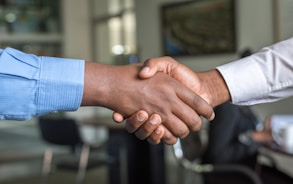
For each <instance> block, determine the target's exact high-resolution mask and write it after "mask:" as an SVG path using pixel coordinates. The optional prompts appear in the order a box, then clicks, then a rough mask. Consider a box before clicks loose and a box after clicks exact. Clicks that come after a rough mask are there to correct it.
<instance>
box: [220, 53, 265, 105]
mask: <svg viewBox="0 0 293 184" xmlns="http://www.w3.org/2000/svg"><path fill="white" fill-rule="evenodd" d="M250 59H251V58H249V57H247V58H244V59H241V60H238V61H237V62H231V63H228V64H225V65H222V66H219V67H217V69H218V71H219V72H220V73H221V75H222V76H223V78H224V80H225V82H226V84H227V86H228V89H229V92H230V95H231V98H232V99H231V100H232V103H234V104H238V105H250V104H254V103H256V102H259V101H260V99H261V97H262V96H263V95H264V94H266V93H267V91H268V87H267V85H266V84H267V83H266V79H265V76H264V75H263V73H262V72H261V70H260V68H259V66H258V65H257V64H256V62H254V61H250Z"/></svg>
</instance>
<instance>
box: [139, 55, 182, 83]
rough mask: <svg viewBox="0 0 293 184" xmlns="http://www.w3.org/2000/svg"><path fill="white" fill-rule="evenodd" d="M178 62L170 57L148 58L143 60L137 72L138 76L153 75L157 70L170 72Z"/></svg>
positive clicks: (147, 76)
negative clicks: (140, 68) (141, 66)
mask: <svg viewBox="0 0 293 184" xmlns="http://www.w3.org/2000/svg"><path fill="white" fill-rule="evenodd" d="M177 65H178V63H177V62H176V61H175V60H174V59H173V58H171V57H167V56H166V57H160V58H152V59H148V60H146V61H145V62H144V64H143V68H142V70H141V71H140V73H139V77H141V78H143V79H145V78H150V77H152V76H154V75H155V74H156V73H157V72H164V73H166V74H168V75H169V74H170V73H171V71H172V70H173V68H175V67H176V66H177Z"/></svg>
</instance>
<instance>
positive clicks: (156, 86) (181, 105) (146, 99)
mask: <svg viewBox="0 0 293 184" xmlns="http://www.w3.org/2000/svg"><path fill="white" fill-rule="evenodd" d="M141 67H142V65H140V64H132V65H123V66H111V65H104V64H98V63H92V62H86V65H85V82H84V93H83V100H82V104H81V105H82V106H102V107H106V108H109V109H111V110H113V111H115V112H117V113H119V114H120V115H121V116H120V118H121V117H122V118H123V119H124V118H130V117H131V116H132V115H133V114H134V113H136V112H137V111H138V110H140V109H143V110H144V111H145V113H146V114H147V115H148V114H150V115H152V114H153V115H154V117H157V118H158V119H157V122H160V123H161V122H162V123H161V124H163V125H164V129H166V131H163V130H162V132H164V138H165V141H166V143H167V144H168V143H169V144H172V143H174V142H176V139H177V138H176V137H181V138H183V137H185V136H187V135H188V134H189V131H196V130H199V128H200V127H201V123H202V122H201V118H200V116H204V117H206V118H210V117H212V116H213V114H214V112H213V108H212V107H211V106H210V105H209V104H208V103H207V102H206V101H205V100H203V99H202V98H201V97H199V96H198V95H196V94H195V93H193V91H192V90H190V89H189V88H187V87H185V86H183V85H182V84H181V83H179V82H178V81H176V80H175V79H173V78H172V77H170V76H168V75H166V74H165V73H162V72H161V73H158V74H156V75H155V76H153V77H151V78H148V79H144V80H142V79H140V78H139V77H138V73H139V71H140V70H141ZM118 119H119V118H118ZM143 120H146V119H143ZM150 123H152V121H150ZM126 127H127V129H128V130H136V128H137V127H136V124H135V123H134V124H132V123H131V122H129V123H127V125H126ZM148 130H149V128H147V126H146V128H145V129H141V130H140V131H139V132H138V133H137V137H139V138H142V139H144V138H145V136H144V135H145V134H148ZM130 132H131V131H130ZM157 135H160V134H157Z"/></svg>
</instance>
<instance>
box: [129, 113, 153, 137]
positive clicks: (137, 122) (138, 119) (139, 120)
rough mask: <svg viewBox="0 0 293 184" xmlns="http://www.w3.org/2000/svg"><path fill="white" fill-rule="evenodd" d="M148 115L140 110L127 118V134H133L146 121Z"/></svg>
mask: <svg viewBox="0 0 293 184" xmlns="http://www.w3.org/2000/svg"><path fill="white" fill-rule="evenodd" d="M148 116H149V115H148V113H147V112H145V111H143V110H140V111H138V112H137V113H135V114H133V115H132V116H131V117H129V118H128V119H127V120H126V122H125V129H126V130H127V131H128V132H129V133H134V132H135V131H137V130H138V129H139V128H140V127H141V126H142V125H143V124H144V123H145V121H146V120H147V119H148Z"/></svg>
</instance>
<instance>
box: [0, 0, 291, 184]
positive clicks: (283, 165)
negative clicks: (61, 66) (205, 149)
mask: <svg viewBox="0 0 293 184" xmlns="http://www.w3.org/2000/svg"><path fill="white" fill-rule="evenodd" d="M182 2H184V1H181V0H146V1H140V0H84V1H79V0H0V46H1V48H5V47H8V46H9V47H14V48H17V49H20V50H23V51H25V52H29V53H35V54H38V55H48V56H56V57H69V58H80V59H84V60H86V61H96V62H102V63H107V64H128V63H135V62H143V61H144V60H146V59H148V58H151V57H159V56H162V55H163V54H164V51H163V46H162V45H163V44H162V14H161V10H162V9H161V8H162V7H163V6H165V5H170V4H173V3H182ZM194 2H196V1H194ZM199 2H200V0H199ZM229 2H230V1H229ZM233 15H234V17H233V29H234V34H235V35H234V36H235V37H234V38H235V40H234V41H235V42H234V44H235V48H234V50H233V51H230V52H224V53H211V54H198V55H196V54H190V55H184V56H182V55H179V56H175V58H176V59H177V60H178V61H180V62H182V63H183V64H185V65H187V66H189V67H190V68H192V69H194V70H196V71H201V70H208V69H212V68H214V67H216V66H218V65H221V64H224V63H228V62H230V61H233V60H236V59H238V58H239V53H240V52H241V51H243V50H244V49H247V48H249V49H251V50H252V51H254V52H257V51H258V50H260V49H261V48H263V47H265V46H268V45H271V44H273V43H275V42H278V41H280V40H284V39H287V38H290V37H292V35H293V23H292V20H291V19H292V16H293V3H292V1H291V0H235V1H234V5H233ZM217 31H219V32H221V30H217ZM292 103H293V101H292V98H289V99H286V100H282V101H279V102H274V103H270V104H261V105H255V106H253V107H252V108H253V110H255V112H257V114H258V115H259V117H260V119H262V120H264V119H265V118H266V117H267V116H269V115H271V114H292V113H293V112H292V108H291V106H292ZM111 114H112V112H111V111H109V110H107V109H105V108H101V107H85V108H81V109H79V110H78V111H77V112H68V113H65V114H61V115H60V116H62V117H64V116H66V117H70V118H73V119H75V120H77V121H78V122H83V121H88V120H89V119H93V118H94V119H95V120H96V121H97V122H102V124H101V125H103V127H102V128H100V129H98V130H97V131H94V132H91V131H87V130H83V133H84V135H85V136H87V137H89V139H95V140H100V141H101V142H102V141H107V140H108V138H109V134H108V133H107V131H106V133H105V130H107V129H108V125H110V126H112V125H111V124H112V123H113V122H112V121H111ZM113 124H114V123H113ZM47 146H48V144H47V143H45V142H44V140H42V139H41V138H40V131H39V127H38V118H34V119H32V120H30V121H25V122H17V121H1V122H0V183H7V184H8V183H20V182H22V183H23V182H25V181H27V182H28V183H31V184H32V183H40V182H41V167H42V162H43V154H44V151H45V150H46V148H47ZM163 147H164V157H163V158H164V159H165V162H164V164H165V171H166V172H165V176H163V177H166V183H167V184H173V183H174V184H175V183H179V181H178V180H180V178H181V177H180V173H181V172H179V171H180V169H179V168H180V167H179V165H178V164H177V162H176V160H175V158H174V155H173V152H172V147H171V146H167V145H165V146H163ZM54 149H56V152H57V155H59V156H62V155H64V154H65V153H66V151H67V150H66V149H64V148H63V147H59V146H56V147H54ZM104 153H105V154H107V151H106V150H104ZM272 157H274V158H275V159H276V160H277V162H278V163H279V164H278V166H279V167H280V170H282V171H283V172H285V173H286V174H288V175H290V176H292V177H293V172H292V169H290V168H292V167H293V161H292V159H291V158H290V157H289V156H284V155H279V154H274V153H272ZM124 164H126V165H127V163H124ZM122 165H123V164H122ZM121 167H122V166H121ZM54 173H55V174H52V175H51V177H52V178H51V182H52V183H63V182H65V183H70V182H74V181H73V180H74V178H75V174H74V173H67V172H58V171H56V172H54ZM108 174H109V172H108V168H107V166H105V167H101V168H97V169H94V170H93V171H91V172H88V173H87V183H108V181H109V178H108ZM122 174H123V172H122ZM121 178H122V179H121V181H126V182H127V179H125V177H123V176H121ZM142 180H144V179H143V178H142Z"/></svg>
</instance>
